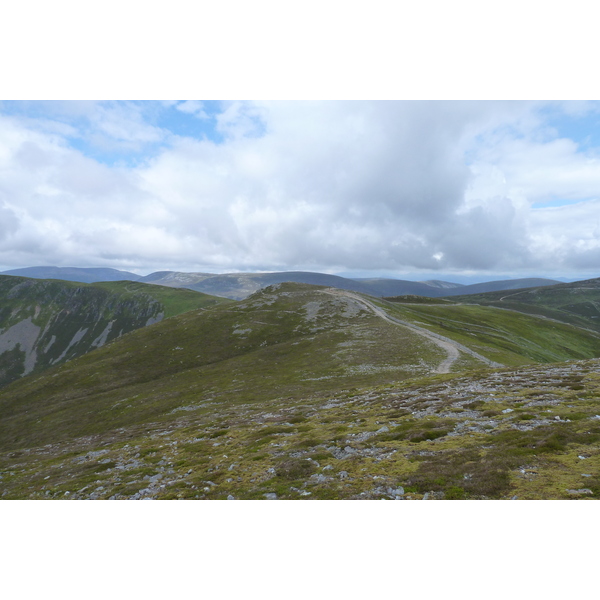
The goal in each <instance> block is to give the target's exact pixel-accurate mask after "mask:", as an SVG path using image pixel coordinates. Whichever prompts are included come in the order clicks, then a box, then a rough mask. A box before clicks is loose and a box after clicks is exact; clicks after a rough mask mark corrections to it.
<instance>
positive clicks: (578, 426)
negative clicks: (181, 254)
mask: <svg viewBox="0 0 600 600" xmlns="http://www.w3.org/2000/svg"><path fill="white" fill-rule="evenodd" d="M102 285H105V284H102ZM106 285H108V284H106ZM114 285H123V286H127V285H131V283H130V282H129V283H128V282H118V283H117V284H112V283H111V284H110V286H114ZM129 290H130V291H131V288H129ZM398 300H399V301H396V302H386V301H383V300H377V301H375V300H373V298H370V302H374V303H376V304H377V305H378V306H380V307H382V308H383V309H384V310H385V311H386V312H387V314H389V315H394V316H396V317H397V318H398V319H401V320H404V321H406V322H410V323H413V324H415V325H418V326H419V327H422V328H425V329H426V330H429V331H431V332H433V333H436V334H437V335H439V336H443V338H444V339H446V340H449V342H448V343H450V342H455V343H459V344H462V345H464V346H466V347H467V348H470V349H472V350H474V351H476V352H477V353H479V354H480V355H482V356H485V357H487V358H490V359H492V360H494V361H497V362H499V363H502V364H503V365H505V366H504V367H503V368H497V369H490V368H488V367H487V366H486V365H485V364H483V363H482V362H481V361H480V360H478V359H477V358H476V357H474V356H472V355H469V354H467V353H465V352H462V351H461V352H460V353H459V354H460V355H459V357H458V359H457V360H455V362H454V363H453V364H452V368H451V372H450V373H446V374H438V375H434V374H433V373H434V371H435V369H436V367H437V366H438V365H439V364H440V363H441V362H442V361H444V360H447V355H446V352H445V351H444V350H443V348H442V347H440V346H439V345H436V344H435V343H433V342H432V339H431V338H428V337H426V336H424V335H421V334H419V332H418V330H416V329H410V328H408V327H404V326H401V325H398V324H394V323H391V322H388V321H386V320H384V319H383V318H381V317H380V316H377V315H376V314H375V313H374V312H373V310H370V309H369V307H368V305H366V304H364V303H361V302H360V301H358V300H356V299H353V298H351V297H348V296H344V295H339V294H336V295H332V294H330V293H328V290H327V289H326V288H320V287H315V286H310V285H304V284H281V285H276V286H272V287H270V288H267V289H265V290H262V291H260V292H257V293H256V294H254V295H253V296H251V297H250V298H248V299H247V300H245V301H242V302H233V303H229V304H227V305H214V306H212V307H208V308H206V309H193V310H189V311H187V312H184V313H182V314H179V315H178V316H174V317H172V318H168V319H165V320H163V321H161V322H159V323H156V324H153V325H150V326H148V327H144V328H142V329H138V330H136V331H133V332H131V333H128V334H126V335H123V336H122V337H121V338H119V339H117V340H114V341H112V342H110V343H108V344H106V345H105V346H103V347H102V348H99V349H97V350H94V351H93V352H90V353H88V354H86V355H84V356H81V357H79V358H76V359H74V360H71V361H69V362H67V363H65V364H63V365H59V366H55V367H52V368H49V369H48V370H46V371H44V372H40V373H34V374H32V375H29V376H28V377H25V378H23V379H22V380H20V381H17V382H14V383H12V384H11V385H8V386H6V387H5V388H4V389H2V390H0V497H2V498H4V499H9V498H45V499H81V498H92V499H103V498H107V499H108V498H113V499H127V498H131V499H140V498H156V499H168V498H181V499H185V498H189V499H226V498H234V499H270V498H278V499H329V498H347V499H381V498H384V499H442V498H444V499H457V500H458V499H510V498H515V497H516V498H519V499H546V498H556V499H586V498H592V499H593V498H599V497H600V406H599V405H598V398H599V397H600V359H599V358H598V357H600V344H599V343H598V336H597V334H596V333H595V332H591V331H587V330H584V329H581V328H578V327H575V326H573V325H572V324H564V323H556V322H554V321H550V320H548V319H541V318H537V317H535V316H533V315H524V314H520V313H516V312H514V311H507V310H501V309H499V308H495V307H492V306H478V305H458V306H456V305H455V303H454V299H453V302H452V303H451V304H448V303H443V304H440V303H435V304H433V303H431V302H420V301H416V302H415V301H414V299H413V298H408V299H407V300H405V301H404V300H402V299H398ZM457 347H458V346H457ZM575 359H577V360H575Z"/></svg>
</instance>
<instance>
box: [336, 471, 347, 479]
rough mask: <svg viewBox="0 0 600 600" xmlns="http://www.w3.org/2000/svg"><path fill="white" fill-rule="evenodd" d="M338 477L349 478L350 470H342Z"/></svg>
mask: <svg viewBox="0 0 600 600" xmlns="http://www.w3.org/2000/svg"><path fill="white" fill-rule="evenodd" d="M338 477H339V478H340V479H347V478H348V471H340V472H339V475H338Z"/></svg>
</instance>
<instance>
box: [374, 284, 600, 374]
mask: <svg viewBox="0 0 600 600" xmlns="http://www.w3.org/2000/svg"><path fill="white" fill-rule="evenodd" d="M541 289H546V288H541ZM466 298H470V297H469V296H467V297H466ZM424 300H428V299H424ZM438 302H439V301H438ZM381 305H382V306H384V304H381ZM385 306H386V307H387V308H388V309H389V310H390V314H395V315H398V316H399V317H401V318H403V319H405V320H407V321H410V322H414V323H418V324H420V325H421V326H425V327H427V328H428V329H429V330H430V331H434V332H436V333H438V334H441V335H444V336H448V337H451V338H452V339H453V340H456V341H457V342H460V343H462V344H464V345H465V346H467V347H468V348H471V349H472V350H475V351H476V352H479V353H481V354H482V355H483V356H485V357H487V358H489V359H491V360H494V361H496V362H499V363H502V364H503V365H506V366H509V365H510V366H517V365H523V364H528V363H532V362H557V361H564V360H571V359H583V358H592V357H597V356H600V333H596V332H593V331H589V330H587V329H581V328H579V327H576V326H573V325H569V324H566V323H561V322H557V321H550V320H548V319H546V318H540V317H539V316H537V315H534V314H525V313H522V312H517V311H516V310H503V309H502V308H500V307H497V306H496V305H495V304H488V305H485V306H478V305H475V304H438V303H437V302H436V303H435V304H433V303H432V304H429V303H427V302H423V303H418V302H415V301H414V300H413V299H409V300H408V301H402V300H401V301H395V302H392V303H388V304H387V305H385Z"/></svg>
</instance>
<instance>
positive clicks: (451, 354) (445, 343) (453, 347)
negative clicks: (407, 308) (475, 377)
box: [323, 289, 504, 373]
mask: <svg viewBox="0 0 600 600" xmlns="http://www.w3.org/2000/svg"><path fill="white" fill-rule="evenodd" d="M323 293H325V294H330V295H332V296H346V297H347V298H352V299H353V300H356V301H357V302H359V303H360V304H362V305H363V306H366V307H367V308H369V309H371V310H372V311H373V312H374V313H375V314H376V315H377V316H378V317H381V318H382V319H384V320H385V321H388V322H389V323H393V324H394V325H401V326H403V327H408V328H409V329H411V330H412V331H414V332H415V333H418V334H419V335H422V336H423V337H426V338H427V339H428V340H429V341H431V342H433V343H434V344H436V345H437V346H439V347H440V348H442V349H443V350H445V351H446V353H447V355H448V357H447V358H446V359H445V360H444V361H442V362H441V363H440V364H439V365H438V367H437V368H436V369H434V371H433V372H434V373H450V369H451V368H452V365H453V364H454V363H455V362H456V360H457V359H458V358H459V357H460V353H461V352H464V353H465V354H469V355H470V356H472V357H473V358H476V359H477V360H479V361H481V362H483V363H485V364H486V365H488V366H489V367H503V366H504V365H502V364H500V363H497V362H494V361H493V360H490V359H489V358H485V356H481V354H478V353H477V352H475V351H474V350H471V349H470V348H467V347H466V346H463V345H462V344H459V343H458V342H455V341H454V340H451V339H450V338H447V337H444V336H443V335H439V334H437V333H433V332H432V331H429V330H428V329H425V328H424V327H419V326H418V325H414V324H413V323H409V322H408V321H403V320H402V319H398V318H396V317H391V316H390V315H388V314H387V313H386V312H385V311H384V310H383V309H381V308H379V307H378V306H375V304H373V303H372V302H369V301H368V300H366V299H365V298H362V297H361V296H359V295H357V294H353V293H352V292H347V291H345V290H337V289H336V290H334V289H331V290H327V291H324V292H323Z"/></svg>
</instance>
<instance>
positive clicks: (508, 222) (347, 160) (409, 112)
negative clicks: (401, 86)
mask: <svg viewBox="0 0 600 600" xmlns="http://www.w3.org/2000/svg"><path fill="white" fill-rule="evenodd" d="M599 148H600V104H599V103H597V102H595V103H593V102H572V101H571V102H562V103H561V102H521V101H518V102H509V101H502V102H491V101H474V102H466V101H454V102H443V101H423V102H421V101H379V102H375V101H340V102H336V101H325V102H309V101H300V102H287V101H277V102H216V101H210V102H202V101H197V100H192V101H179V102H148V101H142V102H88V101H85V102H83V101H81V102H80V101H73V102H59V101H52V102H42V101H31V102H15V101H8V102H1V103H0V268H2V270H6V269H10V268H17V267H24V266H35V265H57V266H82V267H88V266H108V267H114V268H117V269H124V270H130V271H134V272H137V273H140V274H146V273H149V272H152V271H156V270H166V269H172V270H180V271H208V272H231V271H255V270H312V271H324V272H331V273H346V274H355V275H364V276H366V275H368V274H370V273H372V274H376V275H383V276H388V277H400V278H407V279H408V278H412V276H419V277H421V276H423V277H425V276H427V277H428V278H446V279H448V278H450V279H451V278H452V277H454V279H455V280H457V279H458V278H459V277H460V276H467V275H471V276H480V277H481V278H484V279H485V278H486V277H489V278H491V277H492V276H496V277H501V276H512V277H524V276H530V275H539V276H549V277H557V276H558V277H560V276H562V277H568V278H582V277H595V276H598V275H600V272H599V266H600V162H599V158H600V155H599Z"/></svg>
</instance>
